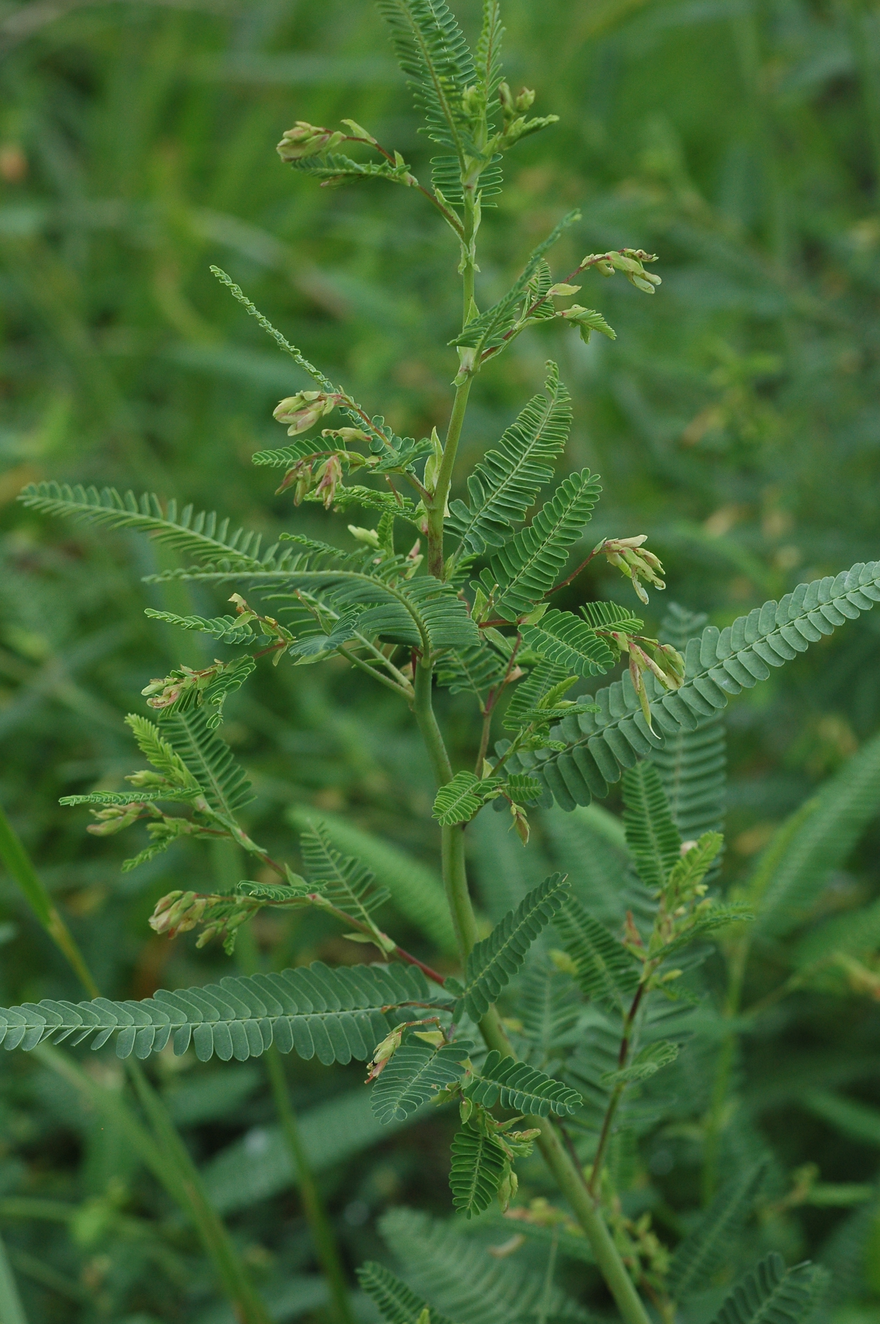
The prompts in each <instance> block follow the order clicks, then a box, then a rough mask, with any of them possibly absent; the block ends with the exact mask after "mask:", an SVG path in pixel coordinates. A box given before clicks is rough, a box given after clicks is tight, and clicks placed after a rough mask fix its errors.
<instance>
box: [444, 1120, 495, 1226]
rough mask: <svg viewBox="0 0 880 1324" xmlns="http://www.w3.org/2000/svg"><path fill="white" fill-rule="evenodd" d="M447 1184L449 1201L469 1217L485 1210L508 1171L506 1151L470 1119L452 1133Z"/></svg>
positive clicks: (488, 1133)
mask: <svg viewBox="0 0 880 1324" xmlns="http://www.w3.org/2000/svg"><path fill="white" fill-rule="evenodd" d="M451 1154H452V1166H451V1167H450V1170H449V1186H450V1189H451V1190H452V1203H453V1204H454V1205H455V1208H456V1209H457V1210H459V1212H460V1213H463V1214H466V1215H467V1217H468V1218H470V1217H471V1216H472V1215H474V1214H482V1213H484V1212H485V1210H487V1209H488V1208H489V1206H490V1204H491V1203H492V1201H493V1200H494V1199H495V1197H496V1196H497V1194H498V1191H499V1188H500V1186H501V1183H502V1182H503V1181H504V1176H505V1173H506V1171H507V1166H508V1163H507V1155H506V1154H505V1152H504V1150H503V1149H502V1148H501V1145H500V1144H499V1143H498V1140H497V1139H496V1138H495V1136H494V1135H492V1134H491V1133H490V1132H488V1131H486V1130H484V1129H483V1128H481V1127H479V1126H475V1125H474V1124H473V1123H471V1122H465V1123H464V1125H463V1126H462V1127H461V1129H460V1130H458V1131H457V1132H456V1133H455V1139H454V1140H453V1142H452V1150H451Z"/></svg>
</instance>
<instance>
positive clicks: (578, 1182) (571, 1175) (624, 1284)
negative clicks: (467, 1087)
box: [480, 1007, 651, 1324]
mask: <svg viewBox="0 0 880 1324" xmlns="http://www.w3.org/2000/svg"><path fill="white" fill-rule="evenodd" d="M480 1032H481V1034H482V1036H483V1038H484V1040H485V1041H486V1045H487V1046H488V1047H489V1048H496V1049H497V1050H498V1052H499V1053H502V1054H505V1055H508V1054H510V1042H509V1040H508V1038H507V1035H506V1034H505V1033H504V1028H503V1026H502V1024H501V1021H500V1019H499V1017H498V1013H497V1012H496V1010H495V1008H494V1007H492V1008H490V1010H489V1012H488V1013H487V1014H486V1015H485V1016H484V1017H483V1019H482V1021H481V1022H480ZM525 1125H526V1126H527V1127H529V1128H532V1127H534V1128H535V1129H536V1130H538V1131H540V1135H539V1136H538V1139H537V1141H536V1143H537V1146H538V1148H539V1150H540V1151H541V1155H542V1157H543V1159H544V1162H545V1163H546V1164H547V1167H548V1168H549V1169H550V1171H551V1172H552V1173H553V1176H554V1177H555V1179H556V1184H557V1186H558V1187H559V1189H560V1191H561V1192H562V1194H563V1195H564V1196H565V1198H566V1200H568V1203H569V1205H570V1206H571V1209H572V1212H573V1213H574V1216H575V1218H576V1219H577V1221H578V1222H579V1223H580V1225H581V1227H582V1228H583V1230H584V1233H585V1234H586V1238H587V1240H588V1241H589V1243H590V1249H591V1250H592V1252H593V1255H594V1256H595V1258H596V1264H597V1265H598V1268H599V1272H600V1273H601V1274H602V1277H603V1278H604V1279H605V1282H606V1284H607V1285H608V1290H609V1291H610V1293H611V1295H612V1296H613V1297H614V1300H615V1303H616V1305H617V1308H618V1310H619V1311H620V1314H621V1317H622V1318H623V1319H624V1320H625V1322H626V1324H651V1321H650V1317H649V1315H648V1313H647V1311H646V1310H645V1307H644V1306H643V1304H642V1301H641V1298H640V1297H639V1294H638V1292H637V1291H636V1289H635V1286H634V1284H633V1281H632V1279H631V1278H630V1276H629V1273H628V1272H627V1268H626V1265H625V1264H624V1262H623V1260H622V1259H621V1256H620V1252H619V1250H618V1249H617V1247H616V1246H615V1244H614V1239H613V1237H612V1236H611V1233H610V1232H609V1230H608V1227H607V1224H606V1223H605V1219H604V1218H603V1217H602V1212H601V1210H600V1208H599V1204H598V1201H597V1200H596V1199H595V1197H594V1196H593V1195H591V1194H590V1192H589V1191H588V1190H587V1187H586V1184H585V1182H584V1179H583V1175H582V1173H581V1172H580V1171H579V1170H578V1168H577V1167H576V1166H575V1164H574V1163H573V1162H572V1160H571V1158H570V1157H569V1155H568V1152H567V1151H566V1149H565V1146H564V1144H563V1142H562V1138H561V1137H560V1135H559V1132H558V1130H557V1129H556V1127H555V1126H554V1125H553V1123H552V1122H550V1121H548V1120H547V1118H546V1117H527V1118H526V1119H525Z"/></svg>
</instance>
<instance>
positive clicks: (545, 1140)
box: [414, 664, 650, 1324]
mask: <svg viewBox="0 0 880 1324" xmlns="http://www.w3.org/2000/svg"><path fill="white" fill-rule="evenodd" d="M420 673H421V674H420ZM431 698H432V695H431V668H430V667H423V666H422V665H421V664H419V666H417V667H416V692H415V703H414V712H415V714H416V719H417V721H418V724H419V729H420V731H421V733H422V738H423V739H424V741H425V745H426V747H427V750H428V755H429V757H430V760H431V765H432V768H433V770H434V776H435V778H436V779H437V784H438V786H442V785H444V784H445V783H446V782H447V781H449V780H450V778H451V776H452V765H451V764H450V762H449V755H448V754H447V752H446V746H445V744H444V742H443V736H442V734H441V731H440V728H439V726H438V725H437V718H436V716H435V714H434V709H433V706H432V702H431ZM442 832H443V839H442V846H443V850H442V865H443V885H444V887H445V889H446V897H447V900H448V902H449V908H450V911H451V913H452V921H453V924H454V926H455V936H456V938H457V940H458V949H459V955H460V957H461V963H462V965H465V964H466V963H467V958H468V955H469V954H470V951H471V949H472V948H473V946H474V943H475V942H476V940H477V921H476V916H475V915H474V909H473V904H472V902H471V898H470V892H469V890H468V883H467V868H466V863H465V853H464V832H463V831H462V829H461V828H460V827H455V828H443V829H442ZM636 1009H637V1008H636ZM480 1032H481V1034H482V1036H483V1039H484V1040H485V1042H486V1045H487V1047H489V1048H497V1049H498V1051H499V1052H500V1053H501V1054H502V1056H509V1055H510V1054H511V1046H510V1041H509V1040H508V1038H507V1035H506V1034H505V1032H504V1027H503V1026H502V1024H501V1019H500V1017H499V1015H498V1012H497V1011H496V1009H495V1008H494V1007H490V1008H489V1011H488V1012H487V1013H486V1015H485V1016H484V1017H483V1019H482V1021H481V1022H480ZM526 1125H527V1126H528V1127H530V1128H531V1127H534V1128H535V1129H536V1130H537V1131H539V1132H540V1134H539V1136H538V1139H537V1145H538V1148H539V1149H540V1151H541V1154H542V1155H543V1157H544V1161H545V1163H546V1164H547V1166H548V1168H549V1169H550V1171H551V1172H552V1173H553V1176H554V1177H555V1179H556V1182H557V1185H558V1186H559V1189H560V1190H561V1191H562V1193H563V1195H564V1196H565V1197H566V1199H567V1200H568V1202H569V1204H570V1205H571V1208H572V1211H573V1212H574V1215H575V1217H576V1218H577V1220H578V1222H579V1223H580V1225H581V1227H582V1228H583V1230H584V1232H585V1234H586V1237H587V1240H588V1241H589V1243H590V1246H591V1247H592V1250H593V1254H594V1255H595V1257H596V1263H597V1265H598V1266H599V1270H600V1272H601V1273H602V1275H603V1277H604V1279H605V1282H606V1283H607V1284H608V1289H609V1291H610V1292H611V1295H612V1296H613V1297H614V1300H615V1301H616V1303H617V1308H618V1310H619V1311H620V1313H621V1316H622V1317H623V1319H624V1320H625V1324H650V1320H649V1317H648V1315H647V1313H646V1311H645V1307H644V1306H643V1305H642V1302H641V1299H640V1297H639V1294H638V1292H637V1291H636V1289H635V1287H634V1285H633V1282H632V1279H631V1278H630V1276H629V1274H628V1273H627V1269H626V1265H625V1264H624V1263H623V1260H622V1259H621V1257H620V1252H619V1251H618V1249H617V1247H616V1246H615V1244H614V1241H613V1239H612V1236H611V1233H610V1232H609V1231H608V1228H607V1226H606V1224H605V1220H604V1218H603V1217H602V1213H601V1211H600V1209H599V1207H598V1203H597V1201H596V1200H595V1199H594V1197H593V1196H592V1195H591V1194H590V1192H589V1191H588V1190H587V1187H586V1183H585V1182H584V1178H583V1174H582V1173H581V1172H580V1171H579V1170H578V1168H577V1167H576V1166H575V1164H574V1163H573V1162H572V1160H571V1159H570V1158H569V1155H568V1153H567V1152H566V1149H565V1146H564V1145H563V1143H562V1140H561V1139H560V1136H559V1133H558V1131H557V1130H556V1128H555V1127H554V1126H553V1124H552V1123H551V1122H548V1121H547V1119H546V1118H541V1117H529V1118H527V1119H526Z"/></svg>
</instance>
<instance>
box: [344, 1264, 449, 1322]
mask: <svg viewBox="0 0 880 1324" xmlns="http://www.w3.org/2000/svg"><path fill="white" fill-rule="evenodd" d="M357 1276H358V1282H359V1283H360V1285H361V1287H362V1288H363V1290H364V1291H365V1292H366V1294H367V1296H368V1297H369V1298H370V1300H371V1301H372V1302H373V1304H374V1306H375V1307H376V1309H377V1310H378V1311H379V1314H380V1315H381V1316H382V1318H383V1320H385V1321H386V1324H415V1321H416V1320H418V1319H420V1318H421V1316H422V1314H423V1312H424V1311H425V1310H427V1309H428V1303H427V1301H424V1300H423V1299H422V1298H421V1297H420V1296H417V1295H416V1293H415V1292H414V1291H413V1290H412V1289H411V1288H410V1287H407V1285H406V1283H404V1282H401V1280H400V1279H399V1278H398V1277H397V1275H396V1274H393V1273H392V1272H391V1270H390V1269H386V1268H385V1265H384V1264H376V1263H375V1262H374V1261H372V1260H370V1261H368V1262H367V1263H366V1264H364V1265H362V1266H361V1268H359V1269H358V1270H357ZM430 1319H431V1324H452V1321H451V1320H449V1319H448V1318H447V1317H446V1315H441V1313H440V1311H439V1310H433V1309H431V1312H430Z"/></svg>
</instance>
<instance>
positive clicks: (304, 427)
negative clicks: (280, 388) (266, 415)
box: [272, 391, 342, 437]
mask: <svg viewBox="0 0 880 1324" xmlns="http://www.w3.org/2000/svg"><path fill="white" fill-rule="evenodd" d="M341 403H342V396H341V395H328V394H327V393H326V391H298V392H297V394H296V395H288V396H286V397H285V399H284V400H280V401H279V402H278V404H277V405H276V406H275V408H274V409H273V410H272V417H273V418H274V419H276V420H277V421H278V422H279V423H289V424H290V426H289V427H288V429H287V435H288V437H295V436H296V435H297V434H298V433H300V432H307V431H308V429H309V428H311V427H314V425H315V424H316V423H317V422H318V421H319V420H320V419H322V418H323V417H324V415H325V414H329V413H330V411H331V410H332V409H335V408H336V406H337V405H338V404H341Z"/></svg>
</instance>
